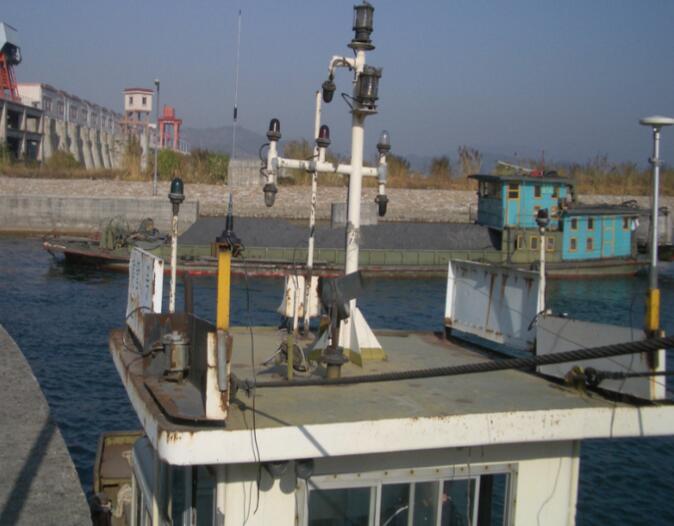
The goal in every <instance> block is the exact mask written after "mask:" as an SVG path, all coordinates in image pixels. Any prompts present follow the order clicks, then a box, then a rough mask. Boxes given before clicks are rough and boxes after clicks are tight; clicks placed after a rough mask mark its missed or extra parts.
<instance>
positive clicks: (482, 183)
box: [470, 172, 573, 230]
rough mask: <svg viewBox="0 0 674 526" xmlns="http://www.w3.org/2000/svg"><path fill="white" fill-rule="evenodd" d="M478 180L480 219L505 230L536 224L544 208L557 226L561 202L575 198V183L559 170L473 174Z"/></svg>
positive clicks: (480, 221)
mask: <svg viewBox="0 0 674 526" xmlns="http://www.w3.org/2000/svg"><path fill="white" fill-rule="evenodd" d="M470 178H472V179H475V180H476V181H478V185H479V186H478V201H477V222H478V223H479V224H481V225H485V226H488V227H490V228H494V229H496V230H503V229H504V228H508V227H519V228H536V221H535V217H536V214H537V213H538V210H540V209H547V210H548V213H549V214H550V228H553V229H554V228H557V226H558V213H559V210H560V203H561V202H565V201H570V200H572V196H573V185H572V184H571V183H570V182H569V180H568V179H566V178H564V177H560V176H559V175H557V174H556V173H555V172H551V173H549V174H546V175H542V176H533V175H519V174H515V175H507V176H499V175H482V174H476V175H471V176H470Z"/></svg>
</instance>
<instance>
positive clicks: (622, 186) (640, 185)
mask: <svg viewBox="0 0 674 526" xmlns="http://www.w3.org/2000/svg"><path fill="white" fill-rule="evenodd" d="M134 146H135V145H130V147H129V148H128V151H127V153H126V156H125V159H124V162H123V164H122V167H121V168H119V169H112V170H111V169H99V170H86V169H85V168H84V167H83V166H82V164H81V163H78V162H77V161H75V159H74V158H73V156H72V155H70V154H68V153H65V152H60V151H59V152H55V154H54V156H53V157H52V158H50V159H49V160H48V161H47V162H46V163H44V164H39V163H33V164H27V163H17V162H12V161H10V160H9V159H8V158H7V157H6V156H3V155H2V151H0V174H2V175H5V176H10V177H26V178H40V179H103V180H117V181H148V180H151V178H152V174H153V164H152V161H153V159H152V158H150V159H149V167H148V169H147V170H145V171H141V170H140V168H139V167H140V150H139V147H136V148H134ZM289 146H291V147H289ZM286 150H288V153H286V152H284V153H286V154H287V155H288V154H290V156H292V157H295V158H307V156H309V157H310V151H311V150H310V147H309V145H308V144H307V143H306V141H304V142H298V143H297V144H292V143H291V144H290V145H288V146H286ZM459 153H460V155H459V162H457V163H455V164H454V163H452V162H450V160H449V158H448V157H446V156H443V157H438V158H435V159H433V160H432V162H431V165H430V168H429V172H430V173H429V174H422V173H420V172H418V171H415V170H412V169H411V168H410V164H409V162H407V160H406V159H404V158H402V157H397V156H394V155H390V156H389V158H388V183H387V186H388V187H389V188H403V189H414V190H417V189H418V190H475V188H476V183H475V181H473V180H471V179H468V178H467V177H466V176H465V175H462V174H469V173H478V172H480V163H481V158H480V154H479V152H477V151H476V150H471V149H468V148H463V149H461V148H460V149H459ZM330 160H331V161H333V162H334V161H338V159H337V158H336V157H331V158H330ZM228 161H229V159H228V157H227V156H226V155H221V154H215V153H212V152H208V151H205V150H195V151H194V152H192V153H191V154H190V155H182V154H178V153H175V152H171V151H161V152H159V162H158V173H159V179H160V180H163V181H168V180H170V179H172V178H173V177H175V176H180V177H182V178H183V179H184V181H185V182H186V183H204V184H216V183H223V182H226V180H227V165H228ZM522 164H523V165H524V166H530V167H535V166H536V163H535V162H533V161H529V162H526V161H524V162H523V163H522ZM546 169H547V170H555V171H557V172H558V173H559V174H560V175H562V176H564V177H568V178H569V179H570V181H572V182H573V183H574V184H575V186H576V190H577V193H578V194H580V195H582V194H586V195H624V196H640V195H650V193H651V191H652V190H651V180H652V172H651V169H650V168H639V167H637V166H636V165H635V164H634V163H611V162H609V161H608V159H607V158H606V157H605V156H597V157H595V158H594V159H592V160H590V161H588V162H587V163H585V164H572V165H554V164H550V165H547V166H546ZM493 173H498V174H506V173H509V172H508V170H507V169H504V168H502V167H497V169H496V170H494V171H493ZM510 173H512V171H510ZM660 176H661V178H660V193H661V194H662V195H665V196H674V169H672V168H669V167H664V168H663V169H662V170H661V173H660ZM279 184H281V185H288V186H305V185H310V184H311V175H310V174H309V173H307V172H300V171H298V170H289V171H288V172H287V173H286V174H285V176H284V177H282V178H281V179H280V181H279ZM318 184H319V186H332V187H344V186H347V185H348V177H347V176H340V175H336V174H328V173H321V174H319V177H318ZM363 186H365V187H370V188H372V187H376V186H377V179H376V178H375V177H366V178H364V180H363Z"/></svg>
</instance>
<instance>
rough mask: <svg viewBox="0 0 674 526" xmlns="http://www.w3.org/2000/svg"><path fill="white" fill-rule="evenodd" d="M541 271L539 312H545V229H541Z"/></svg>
mask: <svg viewBox="0 0 674 526" xmlns="http://www.w3.org/2000/svg"><path fill="white" fill-rule="evenodd" d="M540 232H541V247H540V269H539V279H540V281H539V284H538V312H543V311H545V227H541V229H540Z"/></svg>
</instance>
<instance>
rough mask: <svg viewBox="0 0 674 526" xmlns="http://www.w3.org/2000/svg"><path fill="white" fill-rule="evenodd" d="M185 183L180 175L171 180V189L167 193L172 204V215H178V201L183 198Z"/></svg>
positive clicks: (180, 201) (181, 200)
mask: <svg viewBox="0 0 674 526" xmlns="http://www.w3.org/2000/svg"><path fill="white" fill-rule="evenodd" d="M184 191H185V185H184V184H183V180H182V179H181V178H180V177H174V178H173V180H172V181H171V191H170V193H169V195H168V197H169V200H170V201H171V204H173V215H178V208H179V207H180V203H182V202H183V201H184V200H185V193H184Z"/></svg>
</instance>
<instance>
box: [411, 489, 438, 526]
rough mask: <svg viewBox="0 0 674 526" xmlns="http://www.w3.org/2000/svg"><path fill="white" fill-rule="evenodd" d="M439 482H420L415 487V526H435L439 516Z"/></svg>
mask: <svg viewBox="0 0 674 526" xmlns="http://www.w3.org/2000/svg"><path fill="white" fill-rule="evenodd" d="M438 487H439V484H438V483H437V482H419V483H417V484H415V487H414V525H415V526H416V525H417V524H420V525H421V524H435V523H436V522H437V516H438Z"/></svg>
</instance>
